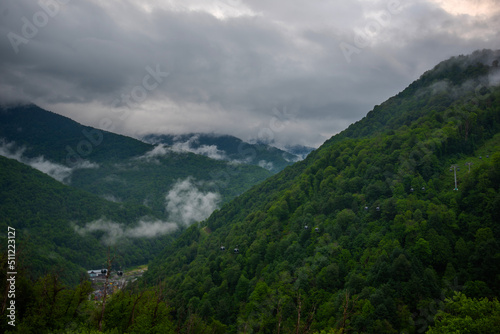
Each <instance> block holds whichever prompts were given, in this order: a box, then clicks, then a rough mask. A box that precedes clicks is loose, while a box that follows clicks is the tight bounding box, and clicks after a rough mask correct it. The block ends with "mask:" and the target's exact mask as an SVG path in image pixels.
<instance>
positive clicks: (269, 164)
mask: <svg viewBox="0 0 500 334" xmlns="http://www.w3.org/2000/svg"><path fill="white" fill-rule="evenodd" d="M259 167H262V168H265V169H267V170H273V168H274V165H273V163H272V162H270V161H266V160H260V161H259Z"/></svg>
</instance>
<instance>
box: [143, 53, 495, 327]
mask: <svg viewBox="0 0 500 334" xmlns="http://www.w3.org/2000/svg"><path fill="white" fill-rule="evenodd" d="M483 53H486V54H488V53H489V54H490V55H491V54H492V53H491V52H490V51H483ZM493 55H494V56H497V58H498V52H496V53H493ZM476 56H477V54H476ZM476 58H477V57H476ZM486 58H487V57H486ZM473 59H475V57H474V55H472V56H469V57H465V56H464V57H458V58H453V59H450V60H448V61H446V62H443V63H442V64H440V65H438V66H437V67H436V68H435V69H433V70H432V71H429V72H427V73H426V74H424V75H423V76H422V77H421V78H420V79H419V80H417V81H416V82H414V83H413V84H412V85H410V86H409V87H408V88H407V89H406V90H404V91H403V92H401V93H400V94H398V95H397V96H395V97H393V98H391V99H389V100H388V101H387V102H385V103H383V104H381V105H380V106H376V107H375V108H374V110H372V111H371V112H369V113H368V115H367V116H366V117H365V118H364V119H363V120H361V121H359V122H357V123H356V124H353V125H352V126H350V127H349V128H348V129H347V130H345V131H344V132H342V133H340V134H339V135H337V136H334V137H333V138H332V139H330V140H329V141H327V142H326V143H325V144H324V145H323V146H322V147H320V148H319V149H318V150H316V151H314V152H312V153H311V154H310V155H309V156H308V158H307V159H306V160H305V161H302V162H299V163H297V164H295V165H293V166H291V167H288V168H286V169H285V170H284V171H283V172H281V173H279V174H277V175H275V176H273V177H271V178H269V179H268V180H266V181H265V182H264V183H262V184H260V185H258V186H255V187H254V188H252V189H251V190H250V191H248V192H246V193H245V194H243V195H242V196H240V197H238V198H236V199H235V200H233V201H232V202H230V203H229V204H227V205H225V206H224V207H223V208H222V209H221V210H220V211H216V212H215V213H214V214H212V216H211V217H210V218H209V219H207V220H206V221H205V222H204V223H203V224H202V225H201V226H192V227H191V228H189V229H188V230H187V231H186V232H185V233H184V234H183V235H182V236H181V237H180V238H178V239H177V240H176V241H175V242H174V243H173V244H172V245H170V246H168V247H167V248H166V249H165V250H164V251H163V253H162V255H161V256H159V257H158V258H157V259H156V260H155V261H154V263H153V264H152V265H151V266H150V270H149V271H148V274H147V276H146V279H147V280H148V281H149V282H156V281H157V280H158V279H161V280H163V281H164V282H165V285H166V286H167V287H168V289H167V290H168V292H167V298H168V299H169V300H170V301H171V305H172V306H173V307H174V309H175V310H176V313H175V317H176V319H177V321H180V322H181V323H184V324H190V323H193V322H194V323H205V324H210V323H213V322H214V321H218V322H220V323H222V324H224V325H225V326H226V327H224V328H225V330H226V331H227V332H231V333H236V332H247V333H252V332H253V333H257V332H259V333H276V332H279V331H281V332H284V333H290V332H294V333H295V332H298V333H305V332H311V331H313V332H314V331H317V332H319V331H320V330H326V329H330V330H331V331H329V333H330V332H331V333H336V330H340V329H341V328H343V329H344V331H345V332H347V331H349V332H366V333H399V332H405V333H416V332H423V331H425V330H426V329H428V327H429V325H432V324H433V321H434V315H435V314H436V312H437V311H438V310H439V309H443V310H445V309H446V308H445V306H444V305H445V304H444V301H445V298H447V297H451V296H453V293H454V292H455V291H461V292H463V293H464V295H466V296H467V297H470V298H485V297H487V298H490V299H491V298H497V297H498V295H499V293H500V290H499V287H500V264H499V263H500V261H498V259H499V258H500V253H499V252H498V249H499V248H498V246H499V245H498V240H499V238H500V228H499V226H498V224H497V222H498V221H500V216H499V212H500V194H499V190H500V189H499V186H500V145H499V137H498V133H499V132H500V131H499V130H500V90H499V89H498V87H492V86H488V76H490V77H494V76H498V74H499V69H498V67H497V66H496V65H495V64H492V63H486V64H485V63H478V62H474V61H471V60H473ZM443 69H446V70H445V71H443ZM480 155H481V156H482V159H480V158H479V156H480ZM486 155H488V158H486ZM465 162H473V163H474V164H473V165H472V167H471V171H470V173H469V172H468V167H467V166H465V165H464V164H465ZM452 164H456V165H459V167H460V171H459V172H458V174H457V177H458V183H459V185H458V189H459V190H458V191H454V190H453V189H454V179H453V173H450V171H449V170H450V166H451V165H452ZM306 227H307V228H306ZM316 229H317V230H316ZM222 245H223V246H224V247H225V249H226V250H225V251H221V250H220V247H221V246H222ZM234 248H237V249H238V252H235V251H233V249H234ZM497 312H498V311H497ZM494 319H495V318H494ZM494 321H496V324H498V318H496V320H494Z"/></svg>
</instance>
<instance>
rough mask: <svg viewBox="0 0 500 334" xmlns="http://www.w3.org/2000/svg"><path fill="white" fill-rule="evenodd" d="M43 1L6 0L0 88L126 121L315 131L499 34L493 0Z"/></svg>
mask: <svg viewBox="0 0 500 334" xmlns="http://www.w3.org/2000/svg"><path fill="white" fill-rule="evenodd" d="M58 1H59V2H58ZM457 1H458V0H457ZM62 2H65V3H67V4H65V5H60V4H59V3H62ZM41 3H43V4H46V8H48V12H49V13H48V14H47V11H44V10H43V9H42V7H41V6H40V5H39V3H38V2H36V1H30V0H17V1H13V0H10V1H9V0H2V1H0V17H1V20H0V22H1V23H0V35H1V36H3V37H2V38H0V98H1V99H2V100H4V101H18V100H26V101H32V102H35V103H38V104H40V105H41V106H43V107H45V108H47V109H50V110H53V111H56V112H58V113H61V114H63V115H67V116H69V117H71V118H73V119H75V120H77V121H79V122H82V123H85V124H89V125H93V126H98V125H99V122H100V120H101V119H103V118H104V117H109V118H112V119H113V120H114V122H113V126H114V130H115V131H117V132H120V133H125V134H129V135H140V134H144V133H147V132H160V131H163V132H168V133H180V132H196V131H206V132H218V133H228V134H232V135H236V136H238V137H241V138H242V139H251V138H254V139H255V138H258V137H259V136H263V134H267V136H270V135H272V137H273V139H274V140H276V141H277V142H278V143H281V144H285V143H290V144H308V145H319V144H321V143H322V142H323V141H324V140H325V139H327V138H328V137H329V136H331V135H333V134H335V133H337V132H339V131H341V130H342V129H344V128H345V127H346V126H348V125H349V124H350V123H352V122H355V121H357V120H359V119H360V118H362V117H363V116H364V115H365V114H366V113H367V112H368V111H369V110H370V109H371V108H372V107H373V106H374V105H375V104H380V103H381V102H383V101H384V100H385V99H387V98H389V97H390V96H392V95H394V94H396V93H397V92H399V91H401V90H402V89H403V88H404V87H406V86H407V85H408V84H410V83H411V81H413V80H415V79H417V78H418V76H420V75H421V74H422V73H423V72H424V71H426V70H428V69H430V68H432V67H433V66H434V65H435V64H437V63H438V62H439V61H441V60H444V59H447V58H449V57H451V56H454V55H458V54H468V53H471V52H472V51H474V50H476V49H483V48H491V49H496V48H499V47H500V45H499V41H500V38H499V37H500V36H499V34H500V33H499V32H500V29H499V28H500V20H499V16H498V14H499V11H498V9H497V8H496V7H495V6H494V4H495V3H494V1H484V2H476V3H481V5H479V4H476V5H475V7H463V6H454V7H453V6H448V5H446V3H444V2H442V1H440V0H427V1H424V0H416V1H411V2H408V1H397V0H373V1H368V0H358V1H351V2H345V1H343V2H341V1H333V0H331V1H318V2H310V1H305V0H292V1H264V0H248V1H243V0H215V1H201V0H199V1H197V0H186V1H182V2H181V1H176V0H171V1H149V2H148V1H146V2H136V1H114V0H110V1H107V2H104V1H98V0H94V1H74V0H73V1H70V0H64V1H63V0H42V1H41ZM44 15H45V16H44ZM44 18H46V20H45V21H46V22H45V21H44ZM26 20H28V21H29V23H26ZM37 20H38V21H37ZM26 24H28V25H29V24H31V25H33V26H35V28H36V32H34V31H31V36H28V37H29V38H28V37H27V36H25V35H26V34H23V26H24V25H26ZM37 24H38V27H37ZM26 32H30V31H29V27H25V28H24V33H26ZM13 34H16V35H13ZM9 36H10V37H9ZM12 36H16V37H15V38H17V39H15V43H14V44H16V43H18V45H15V46H14V47H13V46H12V43H11V40H12V38H13V37H12ZM18 37H19V38H18ZM9 38H10V40H9ZM342 43H344V45H349V46H350V47H353V48H355V49H351V51H352V50H355V52H353V53H351V54H348V55H347V56H346V54H345V52H343V51H342V48H341V47H340V46H341V45H342ZM16 48H17V52H16ZM344 51H345V50H344ZM152 72H157V75H156V77H155V76H154V75H152ZM158 72H159V73H167V72H168V76H167V75H166V74H165V75H158ZM292 110H293V112H291V111H292ZM276 124H279V126H277V125H276Z"/></svg>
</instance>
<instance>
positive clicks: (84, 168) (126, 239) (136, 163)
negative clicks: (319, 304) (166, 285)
mask: <svg viewBox="0 0 500 334" xmlns="http://www.w3.org/2000/svg"><path fill="white" fill-rule="evenodd" d="M4 156H5V158H4ZM12 159H14V160H17V161H14V160H12ZM26 165H29V166H31V167H33V168H35V169H37V170H38V171H42V172H43V173H45V174H47V175H50V176H51V177H52V179H51V178H50V177H48V176H46V175H43V174H41V173H39V172H38V171H37V170H35V169H33V168H30V167H27V166H26ZM0 168H1V173H0V184H1V185H2V187H1V189H0V223H1V224H3V225H2V226H4V225H5V224H8V223H9V224H11V225H12V227H14V228H16V229H17V228H19V234H18V235H19V239H18V241H19V242H26V243H27V247H28V248H29V249H36V248H37V247H40V249H41V250H43V251H42V252H40V254H38V255H39V256H34V257H33V262H31V263H30V265H31V266H33V268H34V269H33V275H34V276H36V275H42V274H44V272H43V271H44V270H51V269H53V268H54V266H64V267H66V268H67V270H68V273H67V276H68V277H70V279H69V281H71V282H75V281H76V278H77V277H78V271H79V270H82V267H81V266H89V267H98V266H99V265H101V264H102V262H103V259H104V256H105V253H106V252H105V250H106V247H105V245H103V243H104V244H105V243H106V242H107V240H108V239H109V235H115V236H120V238H121V239H123V240H121V241H120V243H119V245H121V246H123V247H125V246H126V247H127V251H125V252H123V256H125V257H126V259H124V260H123V261H121V263H122V264H123V265H131V264H144V263H147V262H148V261H149V260H151V259H152V257H153V255H155V254H156V253H158V252H159V250H160V249H161V247H162V246H161V245H164V244H165V243H167V242H169V240H170V237H168V236H166V235H165V234H169V233H172V232H174V231H177V230H179V229H182V228H185V227H186V226H188V225H189V224H192V223H194V222H196V221H199V220H202V219H204V218H206V217H207V216H208V215H209V214H210V213H211V212H213V211H214V210H216V209H217V208H218V207H219V206H220V205H223V204H224V203H226V202H228V201H229V200H231V199H232V198H234V197H236V196H238V195H240V194H241V193H243V192H244V191H246V190H248V189H249V188H251V187H252V186H253V185H255V184H257V183H259V182H262V181H263V180H265V179H266V178H267V177H269V176H271V175H272V173H271V172H269V171H268V170H266V169H264V168H261V167H259V166H253V165H248V164H244V163H239V164H234V163H231V162H228V161H222V160H214V159H211V158H209V157H206V156H202V155H197V154H193V153H190V152H180V151H171V150H168V149H165V148H164V147H162V146H160V145H157V146H155V145H152V144H148V143H144V142H142V141H140V140H137V139H134V138H130V137H126V136H122V135H118V134H114V133H112V132H109V131H104V130H99V129H95V128H92V127H88V126H84V125H81V124H79V123H77V122H75V121H73V120H71V119H69V118H67V117H64V116H60V115H58V114H55V113H53V112H50V111H47V110H44V109H42V108H39V107H38V106H36V105H33V104H31V105H21V106H19V105H18V106H10V107H5V106H3V107H1V108H0ZM23 175H24V177H23ZM54 179H56V180H58V181H60V182H62V183H65V185H63V184H61V183H60V182H58V181H56V180H54ZM27 189H31V191H27ZM54 189H56V190H54ZM12 198H15V199H16V201H15V202H13V201H12V200H11V199H12ZM113 202H114V203H113ZM68 208H70V209H68ZM68 210H71V211H72V212H68ZM48 211H50V212H48ZM54 217H56V218H54ZM4 227H5V226H4ZM135 228H136V229H138V230H134V229H135ZM52 229H53V230H52ZM140 229H142V230H143V231H141V230H140ZM30 231H37V232H36V233H37V234H38V235H39V237H34V236H30V234H29V233H31V232H30ZM156 232H158V235H157V234H155V233H156ZM78 233H82V234H85V235H86V236H79V235H78ZM148 233H149V234H148ZM108 234H109V235H108ZM42 236H43V237H42ZM136 236H138V238H135V237H136ZM140 236H142V237H140ZM30 238H31V239H30ZM43 238H46V244H45V245H44V246H43ZM30 240H31V241H30ZM68 240H71V242H68ZM92 243H96V245H95V246H92ZM79 247H86V248H88V247H90V248H91V249H85V250H83V249H80V248H79ZM139 248H147V250H144V251H138V249H139ZM79 251H81V252H80V253H81V254H89V255H88V256H87V255H85V256H86V257H87V259H83V258H82V259H79V258H78V252H79ZM51 258H53V259H55V260H54V261H52V260H50V259H51ZM75 275H76V276H75Z"/></svg>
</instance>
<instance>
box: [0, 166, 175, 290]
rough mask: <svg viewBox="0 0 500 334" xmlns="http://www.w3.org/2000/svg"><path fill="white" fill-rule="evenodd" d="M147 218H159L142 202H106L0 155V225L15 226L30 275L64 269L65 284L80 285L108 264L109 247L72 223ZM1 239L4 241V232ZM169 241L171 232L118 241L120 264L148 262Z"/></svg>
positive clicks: (3, 229) (128, 223)
mask: <svg viewBox="0 0 500 334" xmlns="http://www.w3.org/2000/svg"><path fill="white" fill-rule="evenodd" d="M144 216H150V217H155V216H156V217H158V216H157V215H156V214H155V213H154V212H152V211H151V210H150V209H148V208H146V207H144V206H139V205H128V206H127V207H123V206H121V205H120V204H117V203H112V202H108V201H104V200H102V199H101V198H99V197H97V196H95V195H92V194H90V193H87V192H84V191H81V190H77V189H74V188H71V187H68V186H65V185H63V184H61V183H59V182H57V181H55V180H54V179H52V178H51V177H49V176H47V175H45V174H43V173H41V172H39V171H37V170H35V169H33V168H31V167H28V166H25V165H23V164H21V163H19V162H17V161H15V160H11V159H6V158H4V157H2V156H0V228H1V229H2V231H7V226H10V227H13V228H15V229H16V243H17V244H18V245H17V250H18V251H20V255H19V258H20V261H22V262H23V264H24V265H25V266H26V267H28V268H29V273H30V275H31V277H32V278H36V277H42V276H45V275H47V274H49V273H51V272H52V271H54V270H62V278H61V279H62V280H63V281H64V282H66V283H71V284H77V283H78V280H79V278H80V276H81V274H82V273H84V272H85V269H87V270H88V269H89V268H90V269H92V268H95V267H99V266H100V265H101V264H102V263H104V262H105V256H106V245H105V244H103V242H102V241H101V239H100V235H99V234H87V235H80V234H78V233H76V231H75V228H74V226H75V225H76V226H82V225H84V224H85V223H89V222H92V221H95V220H98V219H100V218H103V217H104V218H107V219H110V220H113V221H116V222H119V223H122V224H123V225H124V226H127V225H129V226H130V225H131V224H135V223H136V222H137V221H138V220H139V219H140V218H142V217H144ZM0 240H1V241H2V242H1V243H2V245H4V244H6V240H7V239H6V234H4V235H3V236H1V237H0ZM170 240H171V237H170V236H167V237H162V238H156V239H150V240H146V239H144V240H142V239H133V240H121V241H118V242H117V244H116V245H115V246H114V248H115V250H116V253H117V256H118V257H117V263H119V264H120V265H122V266H130V265H137V264H143V263H147V261H148V260H149V259H151V258H152V256H153V254H155V253H158V252H159V250H160V249H161V247H162V246H163V245H164V244H165V243H167V242H169V241H170ZM4 249H5V248H4Z"/></svg>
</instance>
